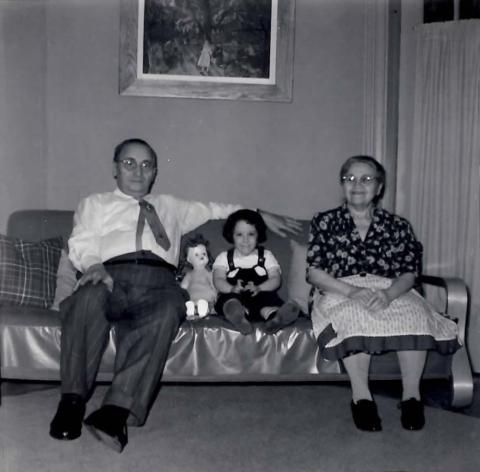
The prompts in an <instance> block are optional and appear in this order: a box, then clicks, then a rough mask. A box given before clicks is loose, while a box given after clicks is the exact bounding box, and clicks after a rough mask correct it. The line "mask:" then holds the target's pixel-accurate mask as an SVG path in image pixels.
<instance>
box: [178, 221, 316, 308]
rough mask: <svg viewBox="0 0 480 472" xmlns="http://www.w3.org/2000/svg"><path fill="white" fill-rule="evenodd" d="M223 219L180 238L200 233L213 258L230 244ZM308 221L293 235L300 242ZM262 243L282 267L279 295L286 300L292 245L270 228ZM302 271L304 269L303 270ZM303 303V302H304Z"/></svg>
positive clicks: (287, 238) (302, 242)
mask: <svg viewBox="0 0 480 472" xmlns="http://www.w3.org/2000/svg"><path fill="white" fill-rule="evenodd" d="M224 223H225V221H224V220H212V221H208V222H207V223H205V224H203V225H202V226H200V227H198V228H197V229H196V230H194V231H192V232H191V233H188V234H186V235H185V236H184V237H183V239H182V244H183V241H185V239H186V238H188V237H190V236H191V235H192V234H194V233H200V234H202V235H203V237H204V238H205V239H206V240H207V241H208V242H209V243H210V244H209V246H210V252H211V253H212V256H213V257H214V258H215V257H216V256H217V255H218V254H219V253H220V252H221V251H225V250H227V249H228V248H230V247H231V245H230V244H229V243H228V242H227V241H225V240H224V239H223V237H222V229H223V224H224ZM308 226H309V222H308V221H302V231H301V233H300V234H299V235H296V236H295V240H296V241H297V242H298V243H300V244H306V240H307V233H308ZM263 245H264V246H265V247H266V248H268V249H269V250H270V251H272V253H273V255H274V256H275V258H276V259H277V260H278V263H279V264H280V267H281V268H282V280H283V283H282V286H281V287H280V290H279V295H280V297H282V298H283V299H284V300H287V299H288V297H289V294H288V284H287V281H288V278H289V272H290V266H291V263H292V247H291V245H290V238H289V237H286V238H283V237H281V236H279V235H278V234H276V233H273V232H272V231H270V230H267V240H266V241H265V243H263ZM303 272H304V271H303ZM304 305H305V304H304Z"/></svg>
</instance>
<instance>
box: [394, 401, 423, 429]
mask: <svg viewBox="0 0 480 472" xmlns="http://www.w3.org/2000/svg"><path fill="white" fill-rule="evenodd" d="M399 408H400V409H401V410H402V415H401V417H400V420H401V422H402V426H403V427H404V428H405V429H408V430H409V431H417V430H419V429H422V428H423V426H424V425H425V415H424V413H423V403H422V402H421V401H419V400H417V399H416V398H413V397H412V398H410V399H409V400H405V401H403V402H400V404H399Z"/></svg>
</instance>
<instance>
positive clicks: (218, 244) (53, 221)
mask: <svg viewBox="0 0 480 472" xmlns="http://www.w3.org/2000/svg"><path fill="white" fill-rule="evenodd" d="M224 222H225V221H224V220H211V221H208V222H207V223H205V224H203V225H202V226H200V227H199V228H197V229H196V230H194V231H192V232H191V233H188V234H187V235H185V236H184V238H183V241H184V240H185V238H187V237H189V236H191V235H192V234H193V233H200V234H202V235H203V237H204V238H205V239H206V240H207V241H209V243H210V251H211V253H212V256H213V257H216V256H217V255H218V254H219V253H220V252H221V251H224V250H226V249H228V248H229V247H230V245H229V243H227V241H225V240H224V239H223V237H222V228H223V224H224ZM72 226H73V211H68V210H20V211H16V212H14V213H12V214H11V215H10V218H9V220H8V224H7V234H8V235H9V236H14V237H17V238H23V239H25V240H29V241H39V240H42V239H46V238H49V237H54V236H63V237H64V240H65V241H67V240H68V237H69V236H70V233H71V231H72ZM308 228H309V221H308V220H302V231H301V232H300V234H299V235H296V236H295V237H294V240H296V241H297V242H298V243H300V244H306V241H307V235H308ZM290 240H291V239H290V238H288V237H287V238H282V237H281V236H279V235H277V234H276V233H273V232H272V231H270V230H267V241H266V242H265V243H264V246H265V247H267V248H268V249H270V250H271V251H272V252H273V254H274V255H275V257H276V258H277V260H278V262H279V264H280V266H281V268H282V276H283V277H282V278H283V283H282V286H281V288H280V290H279V294H280V296H281V297H282V298H283V299H284V300H287V299H288V296H289V294H288V283H287V282H288V280H289V273H290V267H291V264H292V247H291V245H290ZM297 262H298V261H297ZM295 266H296V270H297V273H298V274H300V278H301V277H302V274H303V273H304V270H303V268H301V267H298V266H299V264H297V263H295ZM297 280H298V277H297ZM296 293H297V294H298V292H296ZM303 306H305V304H303Z"/></svg>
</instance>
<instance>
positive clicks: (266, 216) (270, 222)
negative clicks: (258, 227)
mask: <svg viewBox="0 0 480 472" xmlns="http://www.w3.org/2000/svg"><path fill="white" fill-rule="evenodd" d="M258 212H259V213H260V215H261V216H262V218H263V220H264V221H265V224H266V225H267V227H268V228H269V229H270V230H271V231H273V232H274V233H277V234H278V235H280V236H282V237H286V236H288V235H295V234H300V233H301V231H302V224H301V223H300V221H298V220H296V219H295V218H291V217H290V216H283V215H277V214H275V213H269V212H268V211H265V210H258Z"/></svg>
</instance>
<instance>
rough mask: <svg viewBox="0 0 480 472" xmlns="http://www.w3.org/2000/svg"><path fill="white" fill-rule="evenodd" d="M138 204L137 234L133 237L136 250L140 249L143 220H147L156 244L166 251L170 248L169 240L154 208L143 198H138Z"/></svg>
mask: <svg viewBox="0 0 480 472" xmlns="http://www.w3.org/2000/svg"><path fill="white" fill-rule="evenodd" d="M138 204H139V205H140V214H139V215H138V224H137V234H136V237H135V246H136V250H137V251H141V250H142V234H143V228H144V227H145V220H147V222H148V224H149V225H150V229H151V230H152V233H153V235H154V236H155V241H157V244H158V245H159V246H161V247H162V248H163V249H165V251H168V250H169V249H170V240H169V239H168V236H167V233H166V231H165V228H164V227H163V225H162V223H161V222H160V218H159V217H158V215H157V212H156V211H155V208H154V207H153V205H151V204H150V203H148V202H146V201H145V200H140V201H139V202H138Z"/></svg>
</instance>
